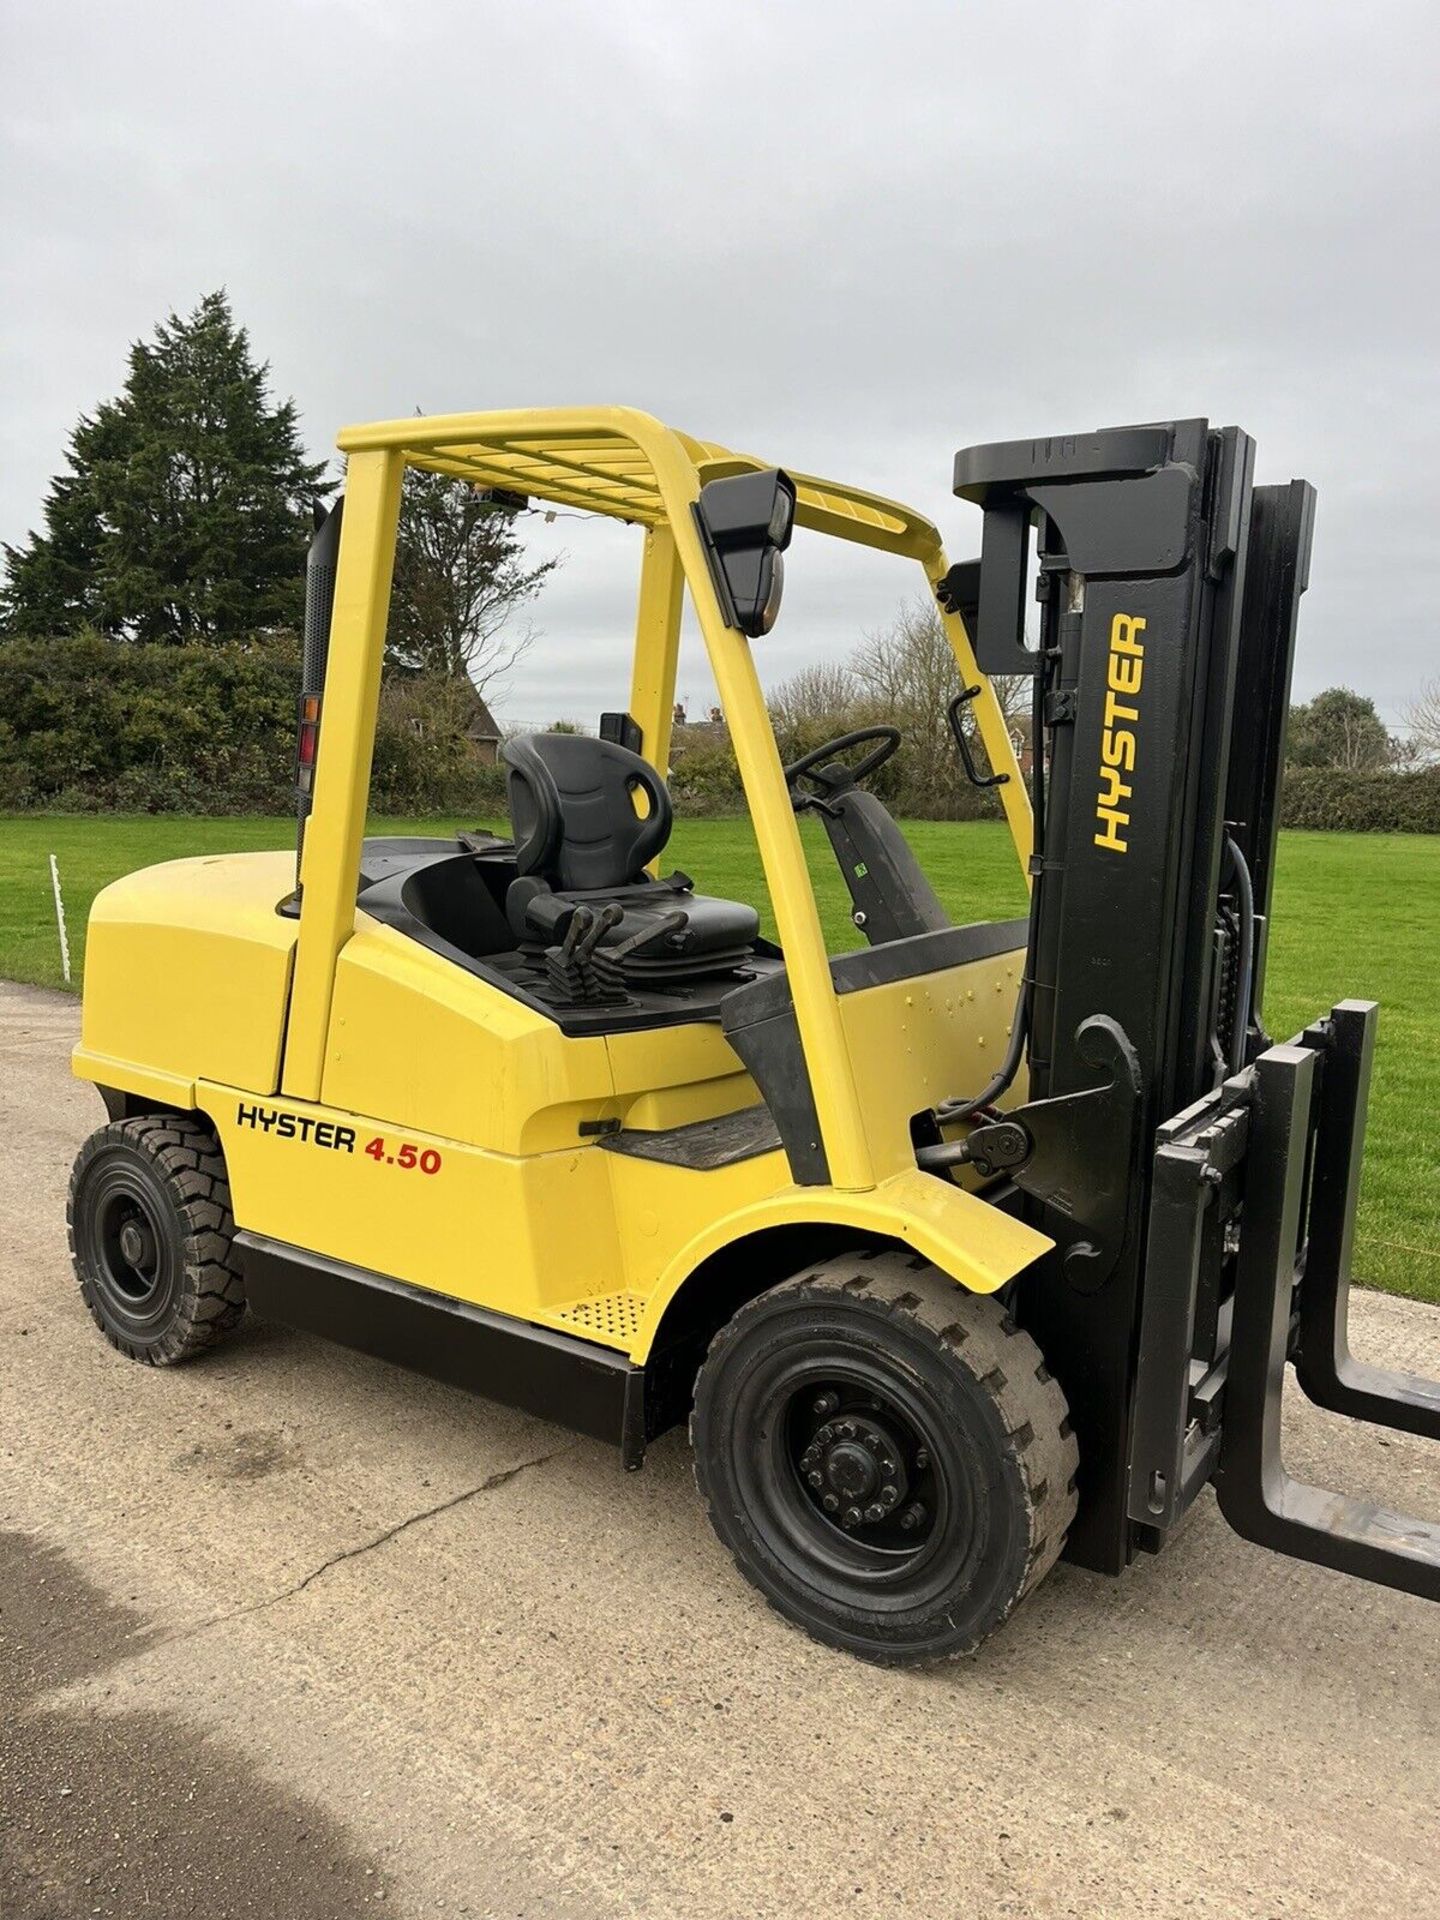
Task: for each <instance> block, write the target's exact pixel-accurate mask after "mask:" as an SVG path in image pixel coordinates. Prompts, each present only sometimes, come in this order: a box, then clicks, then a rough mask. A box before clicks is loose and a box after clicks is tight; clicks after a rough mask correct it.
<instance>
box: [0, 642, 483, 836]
mask: <svg viewBox="0 0 1440 1920" xmlns="http://www.w3.org/2000/svg"><path fill="white" fill-rule="evenodd" d="M299 688H300V649H299V645H298V642H297V641H296V640H295V638H294V637H293V636H292V635H290V634H278V635H266V636H263V637H260V638H257V639H255V640H252V641H249V642H247V643H246V644H245V645H243V646H230V647H211V646H196V647H176V646H167V645H129V644H124V643H121V642H118V641H114V640H107V639H103V638H102V637H101V636H99V635H98V634H77V635H75V636H73V637H69V638H64V639H57V640H32V639H3V640H0V809H6V808H10V809H23V808H31V807H34V808H45V809H47V810H50V811H54V812H69V813H109V812H121V813H205V814H225V813H231V814H233V813H288V812H289V811H290V810H291V808H292V807H293V806H294V805H295V703H296V696H297V694H298V692H299ZM473 710H474V709H473V703H471V702H469V701H467V699H466V698H465V697H464V690H463V689H457V688H456V687H454V686H453V685H447V684H446V683H445V682H443V681H441V682H438V683H437V682H435V681H426V680H410V681H399V682H396V683H395V684H393V685H389V684H387V686H386V687H385V689H384V692H383V694H382V698H381V705H380V717H379V722H378V724H377V727H376V733H375V759H374V773H373V775H372V779H371V798H372V802H373V804H374V805H375V807H376V808H377V809H379V810H380V811H382V812H386V813H461V814H463V813H474V814H475V815H476V816H477V818H479V817H485V816H492V815H493V814H494V813H495V812H496V810H497V809H499V808H502V807H503V805H504V793H505V788H504V776H503V769H501V768H498V767H487V766H482V765H481V764H480V763H479V762H478V761H477V760H476V758H475V754H474V751H473V749H472V748H471V747H470V745H469V743H468V742H467V740H466V738H465V727H466V725H467V724H468V722H469V720H470V718H471V716H472V714H473ZM322 736H323V728H322ZM322 750H323V748H322Z"/></svg>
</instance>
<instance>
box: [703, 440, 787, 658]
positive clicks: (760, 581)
mask: <svg viewBox="0 0 1440 1920" xmlns="http://www.w3.org/2000/svg"><path fill="white" fill-rule="evenodd" d="M695 519H696V523H697V524H698V526H699V528H700V537H701V539H702V540H703V541H704V543H705V557H706V559H707V560H708V561H709V562H710V577H711V579H712V580H713V581H714V582H715V592H716V594H717V595H718V597H719V600H720V610H721V612H722V613H723V614H724V616H725V624H726V626H729V627H734V628H736V629H737V630H738V631H739V632H740V633H743V634H746V635H748V637H749V638H750V639H752V640H758V639H759V638H760V636H761V635H762V634H766V633H769V631H770V629H771V628H772V627H773V626H774V624H775V618H776V615H777V614H778V613H779V611H780V595H781V591H782V590H783V588H784V584H785V563H784V561H783V560H782V559H781V558H780V556H781V554H782V553H783V552H784V550H785V549H786V547H788V546H789V544H790V536H791V534H792V533H793V532H794V531H795V483H794V481H793V480H792V479H791V478H790V476H789V474H788V473H782V472H781V471H780V469H779V468H778V467H771V468H770V469H769V470H768V471H767V472H765V473H737V474H734V475H733V476H732V477H731V478H730V479H728V480H711V481H709V482H708V483H707V484H706V485H705V486H703V487H702V488H701V489H700V498H699V499H698V500H697V501H696V503H695Z"/></svg>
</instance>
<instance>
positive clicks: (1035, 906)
mask: <svg viewBox="0 0 1440 1920" xmlns="http://www.w3.org/2000/svg"><path fill="white" fill-rule="evenodd" d="M1045 679H1046V676H1045V672H1044V670H1043V668H1042V670H1041V671H1040V672H1039V673H1037V674H1036V675H1035V698H1034V704H1033V706H1032V708H1031V720H1030V744H1031V751H1032V754H1033V759H1032V762H1031V768H1030V796H1031V800H1030V804H1031V812H1032V814H1033V816H1034V823H1033V835H1032V840H1031V847H1032V854H1031V862H1030V918H1029V922H1028V924H1027V927H1026V932H1025V971H1024V973H1023V975H1022V976H1021V981H1020V997H1019V999H1018V1001H1017V1002H1016V1006H1015V1019H1014V1022H1013V1023H1012V1025H1011V1028H1010V1043H1009V1045H1008V1046H1007V1047H1006V1049H1005V1056H1004V1058H1003V1059H1002V1060H1001V1062H1000V1065H999V1066H998V1067H997V1068H996V1070H995V1073H994V1075H993V1077H992V1078H991V1080H990V1081H989V1083H988V1085H987V1086H986V1087H985V1088H984V1090H983V1091H982V1092H981V1093H978V1094H977V1095H976V1096H975V1098H974V1099H973V1100H966V1099H959V1100H947V1101H946V1102H945V1103H944V1105H943V1106H942V1107H940V1108H939V1109H938V1118H939V1119H941V1120H968V1119H969V1118H970V1117H971V1115H972V1114H975V1113H979V1112H980V1111H981V1110H982V1109H983V1108H985V1107H988V1106H991V1105H992V1104H993V1103H994V1102H995V1101H996V1100H998V1099H999V1098H1000V1096H1001V1094H1002V1093H1004V1092H1005V1091H1006V1090H1007V1089H1008V1088H1009V1087H1010V1086H1011V1085H1012V1084H1013V1082H1014V1079H1015V1076H1016V1074H1017V1073H1018V1072H1019V1071H1020V1062H1021V1061H1022V1060H1023V1059H1024V1057H1025V1042H1026V1040H1027V1039H1028V1038H1029V1033H1030V1000H1031V995H1032V993H1033V992H1034V987H1035V982H1034V972H1035V936H1036V930H1037V928H1038V926H1039V924H1040V881H1041V873H1042V870H1043V867H1044V857H1043V856H1044V851H1045ZM964 1144H965V1143H964V1142H963V1141H958V1142H955V1143H953V1145H954V1147H955V1148H956V1149H957V1150H958V1149H959V1148H963V1146H964ZM949 1151H950V1149H949V1148H944V1149H942V1148H932V1149H928V1150H927V1152H928V1154H929V1155H930V1160H927V1161H925V1162H923V1163H922V1164H930V1163H931V1161H933V1156H934V1155H935V1154H937V1153H940V1152H949ZM955 1157H957V1158H958V1157H959V1155H958V1151H957V1152H956V1155H955ZM944 1164H947V1165H948V1164H949V1162H948V1161H947V1162H945V1163H944Z"/></svg>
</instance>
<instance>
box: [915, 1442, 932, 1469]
mask: <svg viewBox="0 0 1440 1920" xmlns="http://www.w3.org/2000/svg"><path fill="white" fill-rule="evenodd" d="M929 1464H930V1449H929V1448H928V1447H917V1448H916V1449H915V1465H916V1468H917V1470H918V1471H919V1472H921V1473H923V1472H924V1471H925V1469H926V1467H928V1466H929Z"/></svg>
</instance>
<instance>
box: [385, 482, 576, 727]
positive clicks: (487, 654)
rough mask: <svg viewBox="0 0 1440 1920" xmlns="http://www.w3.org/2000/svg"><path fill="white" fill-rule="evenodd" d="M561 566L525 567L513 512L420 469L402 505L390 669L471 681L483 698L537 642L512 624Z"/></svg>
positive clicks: (406, 489)
mask: <svg viewBox="0 0 1440 1920" xmlns="http://www.w3.org/2000/svg"><path fill="white" fill-rule="evenodd" d="M559 564H560V560H559V557H558V556H557V557H555V558H553V559H549V560H541V561H538V562H537V563H536V564H535V565H533V566H527V565H526V563H525V548H524V545H523V543H522V542H521V541H520V539H519V538H518V536H517V535H516V532H515V522H514V515H513V513H510V512H506V511H505V510H504V509H502V508H497V507H495V506H493V505H492V504H491V503H490V502H489V501H488V500H486V498H485V497H484V495H483V494H482V493H481V492H480V491H479V490H478V489H477V488H475V487H473V486H471V485H470V484H469V483H468V482H467V481H464V480H453V479H451V478H450V477H449V476H448V475H446V474H441V473H428V472H425V471H424V470H422V469H420V468H415V467H412V468H411V469H410V470H409V471H408V472H407V473H406V475H405V486H404V490H403V492H402V494H401V498H400V527H399V534H398V538H397V541H396V548H395V584H394V587H393V588H392V590H391V595H390V630H389V635H388V638H387V644H386V657H387V660H388V663H389V665H390V667H391V668H392V669H398V670H399V671H400V672H402V673H434V674H442V675H445V676H446V677H449V678H460V677H462V676H468V677H469V679H470V680H471V681H472V682H473V684H474V685H475V687H476V688H477V689H478V690H479V691H480V692H481V693H482V694H483V693H484V692H485V691H486V689H487V688H488V687H491V686H493V685H495V683H496V682H498V681H500V680H502V679H503V678H504V676H505V675H506V674H507V673H509V671H510V670H511V668H512V667H514V665H515V664H516V662H517V661H518V660H519V659H520V657H521V655H522V654H523V653H524V652H525V650H526V649H527V647H529V645H530V643H531V640H532V638H533V635H532V634H531V633H530V631H529V629H528V628H527V627H517V626H516V625H514V624H513V622H514V616H515V614H516V612H517V610H518V609H519V608H521V607H523V606H524V605H525V604H526V603H527V602H529V601H531V600H533V599H534V598H535V596H536V594H537V593H539V591H540V589H541V587H542V586H543V585H544V583H545V581H546V580H547V579H548V578H549V576H550V575H551V574H552V573H553V572H554V570H555V569H556V567H558V566H559Z"/></svg>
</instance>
